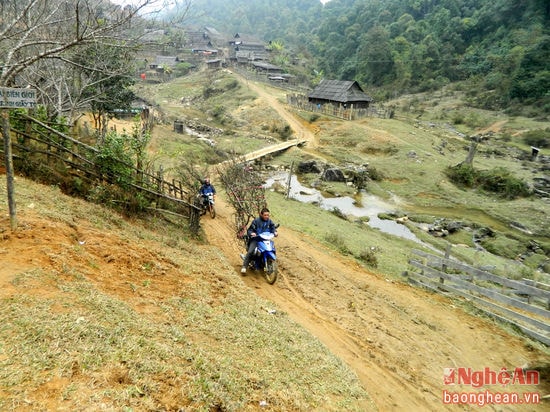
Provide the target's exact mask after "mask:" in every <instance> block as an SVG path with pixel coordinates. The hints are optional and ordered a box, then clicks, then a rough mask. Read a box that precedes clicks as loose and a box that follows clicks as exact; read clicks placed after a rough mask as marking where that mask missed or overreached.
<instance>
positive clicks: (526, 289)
mask: <svg viewBox="0 0 550 412" xmlns="http://www.w3.org/2000/svg"><path fill="white" fill-rule="evenodd" d="M412 252H413V253H415V254H417V255H419V256H422V257H425V258H431V259H437V260H438V261H440V262H441V265H443V264H445V265H446V266H447V267H449V268H452V269H456V270H460V271H463V272H466V273H469V274H471V275H474V276H475V277H476V278H478V279H482V280H488V281H491V282H494V283H497V284H499V285H503V286H506V287H509V288H512V289H515V290H518V291H519V292H520V293H524V294H528V295H532V296H538V297H541V298H544V299H550V292H549V291H546V290H542V289H539V288H537V287H536V286H531V285H526V284H524V283H522V282H519V281H517V280H513V279H508V278H505V277H502V276H498V275H495V274H493V273H490V272H486V271H484V270H480V269H476V268H473V267H471V266H468V265H465V264H464V263H461V262H457V261H454V260H452V259H445V258H442V257H438V256H434V255H431V254H429V253H426V252H422V251H420V250H416V249H413V250H412ZM441 265H440V266H441Z"/></svg>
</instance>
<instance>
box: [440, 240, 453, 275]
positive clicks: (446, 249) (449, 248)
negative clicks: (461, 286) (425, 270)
mask: <svg viewBox="0 0 550 412" xmlns="http://www.w3.org/2000/svg"><path fill="white" fill-rule="evenodd" d="M450 256H451V244H450V243H448V244H447V247H446V248H445V259H449V257H450ZM441 271H442V272H444V273H446V272H447V265H446V264H445V262H443V264H442V265H441ZM439 283H441V284H443V283H445V279H444V278H442V277H440V278H439Z"/></svg>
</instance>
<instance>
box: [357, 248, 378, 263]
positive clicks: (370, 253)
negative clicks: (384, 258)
mask: <svg viewBox="0 0 550 412" xmlns="http://www.w3.org/2000/svg"><path fill="white" fill-rule="evenodd" d="M358 259H359V260H361V261H362V262H364V263H365V264H366V265H367V266H370V267H372V268H376V267H378V258H377V257H376V248H374V247H371V248H369V249H365V250H363V251H362V252H361V253H360V254H359V256H358Z"/></svg>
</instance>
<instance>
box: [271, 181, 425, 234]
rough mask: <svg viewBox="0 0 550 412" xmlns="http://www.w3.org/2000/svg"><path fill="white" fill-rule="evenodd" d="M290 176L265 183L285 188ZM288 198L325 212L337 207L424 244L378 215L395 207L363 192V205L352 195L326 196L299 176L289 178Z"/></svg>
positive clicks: (394, 209)
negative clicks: (276, 184)
mask: <svg viewBox="0 0 550 412" xmlns="http://www.w3.org/2000/svg"><path fill="white" fill-rule="evenodd" d="M288 180H289V179H288V173H280V174H277V175H274V176H271V177H270V178H269V179H267V181H266V183H265V187H266V188H270V187H271V186H273V184H275V183H278V184H280V185H282V186H283V187H288V183H289V182H288ZM288 196H289V197H290V198H292V199H295V200H298V201H300V202H304V203H315V204H318V205H319V207H321V208H323V209H325V210H333V209H334V208H337V209H338V210H340V211H341V212H342V213H343V214H345V215H351V216H355V217H368V218H369V221H368V225H369V226H370V227H372V228H376V229H378V230H380V231H382V232H384V233H388V234H390V235H394V236H399V237H402V238H405V239H409V240H413V241H415V242H417V243H422V244H424V242H422V241H421V240H420V239H418V238H417V237H416V236H415V234H414V233H413V232H411V231H410V230H409V228H407V227H406V226H405V225H402V224H400V223H397V222H395V221H393V220H386V219H380V218H379V217H378V214H379V213H392V212H395V211H396V207H395V206H394V205H391V204H390V203H387V202H385V201H383V200H382V199H380V198H379V197H377V196H374V195H369V194H367V193H363V194H362V195H361V205H357V202H356V200H355V199H353V198H351V197H349V196H341V197H325V196H323V194H322V193H321V192H319V191H318V190H317V189H313V188H310V187H306V186H303V185H302V184H301V183H300V182H299V181H298V178H297V177H296V175H292V176H291V177H290V189H289V192H288Z"/></svg>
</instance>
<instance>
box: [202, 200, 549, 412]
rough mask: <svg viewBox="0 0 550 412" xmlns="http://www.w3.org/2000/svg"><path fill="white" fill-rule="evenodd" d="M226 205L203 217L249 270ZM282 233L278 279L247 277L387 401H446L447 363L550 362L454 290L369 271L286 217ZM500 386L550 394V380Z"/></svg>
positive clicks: (407, 404) (378, 401) (409, 404)
mask: <svg viewBox="0 0 550 412" xmlns="http://www.w3.org/2000/svg"><path fill="white" fill-rule="evenodd" d="M217 209H218V215H217V217H216V218H215V219H210V218H209V217H203V221H202V222H203V226H204V228H205V231H206V233H207V235H208V240H209V242H210V243H211V244H212V245H214V246H216V247H217V248H219V249H220V250H222V251H223V253H224V255H225V256H226V258H227V259H228V260H229V261H230V262H231V264H232V265H233V266H234V267H235V274H236V276H241V275H240V273H239V269H240V264H241V259H240V257H239V254H240V253H242V251H243V250H242V247H241V244H240V242H239V241H238V240H237V239H236V238H235V234H234V231H233V226H232V221H233V220H232V219H233V217H232V210H231V209H230V208H229V207H228V206H227V205H226V204H224V202H223V200H222V199H219V200H218V202H217ZM279 234H280V235H279V237H278V238H277V249H278V256H279V259H280V260H279V267H280V278H279V280H278V281H277V283H275V284H274V285H268V284H267V283H266V281H265V280H264V279H263V278H262V276H261V275H260V274H257V273H254V272H251V273H248V274H247V275H246V276H243V281H244V282H245V283H246V284H247V285H249V286H250V287H251V288H253V289H254V290H256V292H257V293H258V294H259V295H260V296H262V297H264V298H266V299H268V300H270V301H272V302H274V303H275V304H276V305H277V307H278V308H279V309H280V310H283V311H285V312H287V313H288V315H289V316H290V317H292V318H293V319H294V320H295V321H296V322H298V323H300V324H301V325H303V326H304V327H305V328H306V329H308V330H309V331H310V332H311V333H312V334H313V335H314V336H316V337H317V338H318V339H319V340H320V341H322V342H323V343H324V344H325V345H326V346H327V347H328V348H329V349H330V350H331V351H332V352H333V353H334V354H335V355H337V356H338V357H340V358H341V359H342V360H343V361H344V362H345V363H347V364H348V365H349V366H350V367H351V368H352V369H353V370H354V371H355V373H356V374H357V376H358V377H359V379H360V380H361V382H362V383H363V385H364V386H365V388H366V390H367V391H368V392H369V394H370V395H371V397H372V399H373V401H374V403H375V405H376V408H377V409H378V410H381V411H391V410H432V411H434V410H444V409H445V408H446V406H445V405H443V403H442V400H441V398H442V391H443V389H445V385H444V384H443V370H444V368H449V367H471V368H472V369H474V370H482V369H484V368H485V367H489V368H491V369H492V370H496V371H500V369H501V368H502V367H506V368H507V369H514V368H516V367H518V366H523V365H526V364H528V365H534V364H540V363H541V362H544V355H542V354H541V353H538V352H537V351H533V350H532V348H531V347H530V346H529V345H528V344H527V345H526V344H525V343H524V342H523V341H522V340H521V339H519V338H516V337H513V336H511V335H509V334H508V333H506V332H505V331H503V330H502V329H501V328H500V327H498V326H496V325H494V324H492V323H491V322H490V321H488V320H484V319H480V318H476V317H474V316H471V315H468V314H466V313H465V312H464V311H463V309H461V308H460V307H457V306H455V305H454V304H453V302H452V301H451V300H450V299H447V298H445V297H441V296H438V295H435V294H432V293H429V292H426V291H422V290H419V289H417V288H414V287H411V286H408V285H405V284H402V283H400V282H394V281H390V280H388V279H386V278H385V277H384V276H381V275H379V274H376V273H372V272H369V271H367V270H365V269H364V268H363V267H361V266H359V265H358V264H356V263H355V262H353V261H351V260H349V259H347V258H345V257H342V256H340V255H338V254H337V253H335V252H333V251H331V250H328V249H326V248H325V247H323V246H322V245H320V244H319V243H318V242H316V241H315V240H314V239H311V238H308V237H307V236H304V235H303V234H302V233H297V232H295V231H293V230H292V229H290V228H284V227H281V228H280V229H279ZM228 240H229V241H228ZM446 389H449V387H447V388H446ZM493 389H494V390H498V389H495V388H493ZM500 389H501V390H502V391H505V392H506V391H507V392H511V391H517V390H521V391H523V390H531V391H533V390H538V391H540V392H541V395H545V394H547V393H548V389H549V388H548V387H543V386H539V387H536V388H533V387H529V388H527V387H525V388H500ZM455 390H456V389H455ZM463 390H467V388H463ZM541 406H542V405H541ZM546 407H547V405H546ZM456 409H457V407H456V406H451V407H449V410H456ZM543 409H544V408H542V407H541V408H540V409H539V410H543ZM500 410H507V409H506V407H504V409H500ZM508 410H517V409H516V407H515V406H514V407H510V409H508ZM525 410H537V408H535V407H533V406H530V407H527V409H525Z"/></svg>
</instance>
